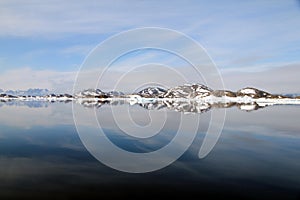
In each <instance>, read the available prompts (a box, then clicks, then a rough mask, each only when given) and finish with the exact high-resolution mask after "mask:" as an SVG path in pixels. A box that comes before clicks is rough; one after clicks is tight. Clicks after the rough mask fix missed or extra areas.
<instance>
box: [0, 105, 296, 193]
mask: <svg viewBox="0 0 300 200" xmlns="http://www.w3.org/2000/svg"><path fill="white" fill-rule="evenodd" d="M78 106H81V105H78ZM124 108H125V109H124ZM82 109H90V111H91V112H94V110H93V109H91V108H82ZM114 109H115V110H116V112H118V116H119V118H120V120H124V124H126V123H127V120H128V116H130V118H131V120H132V121H133V122H134V123H136V124H137V125H139V126H141V127H142V126H147V125H148V124H149V123H151V122H153V120H158V121H160V120H161V119H160V118H164V119H163V120H164V121H165V122H164V126H163V129H162V130H161V132H160V133H159V134H157V135H155V136H153V137H151V138H146V139H137V138H134V137H131V136H129V135H128V134H125V133H124V132H123V131H122V130H121V129H120V128H119V127H117V126H116V125H115V124H114V123H112V121H113V118H112V112H111V107H110V106H108V105H105V106H102V107H101V108H98V109H96V116H97V117H98V120H99V124H100V125H101V127H102V128H103V130H105V134H106V135H107V137H108V138H109V139H110V140H111V141H112V142H113V143H114V144H116V145H117V146H119V147H121V148H123V149H125V150H127V151H132V152H150V151H153V150H157V149H159V148H161V147H163V146H164V145H166V144H167V143H168V142H169V141H170V139H172V138H173V137H174V136H175V134H176V130H177V128H178V120H180V113H178V112H175V111H164V112H162V111H148V110H146V109H144V108H142V107H139V106H128V105H122V106H119V107H118V106H114ZM118 110H119V111H118ZM149 113H150V115H151V116H152V118H153V119H152V121H151V118H150V115H149ZM226 113H227V116H226V121H225V126H224V129H223V131H222V134H221V137H220V138H219V140H218V142H217V144H216V146H215V147H214V149H213V150H212V151H211V152H210V153H209V155H208V156H207V157H205V158H204V159H199V158H198V152H199V149H200V146H201V144H202V142H203V138H204V136H205V133H206V130H207V127H208V122H209V119H210V112H206V113H203V114H201V115H200V114H188V115H189V117H199V119H200V124H199V128H198V133H197V136H196V138H195V140H194V142H193V144H192V145H191V146H190V148H189V149H188V150H187V151H186V152H185V153H184V155H183V156H181V157H180V158H179V159H178V160H177V161H176V162H174V163H172V164H171V165H169V166H167V167H165V168H163V169H161V170H158V171H155V172H150V173H144V174H130V173H124V172H120V171H117V170H114V169H111V168H109V167H107V166H105V165H104V164H102V163H101V162H99V161H98V160H97V159H95V158H94V157H93V156H92V155H91V154H90V153H89V152H88V151H87V149H86V148H85V146H84V145H83V144H82V142H81V140H80V137H79V135H78V133H77V131H76V128H75V125H74V121H73V116H72V104H70V103H68V104H65V103H53V104H47V103H45V104H38V103H32V104H29V105H14V104H12V105H9V104H7V103H0V198H1V199H26V198H28V199H75V198H87V199H93V198H95V199H99V198H100V197H111V198H112V197H122V198H123V197H130V198H131V197H140V198H146V197H154V198H157V197H164V196H166V197H172V196H174V197H176V196H178V195H184V196H185V197H194V198H197V199H201V198H202V199H208V198H210V197H211V198H215V197H219V198H227V197H231V198H248V199H276V198H278V199H300V121H299V119H300V107H299V106H274V107H267V108H264V109H260V110H257V111H253V112H245V111H241V110H238V109H237V108H234V107H233V108H229V109H227V110H226ZM88 121H89V119H87V124H86V126H88ZM141 134H143V133H141ZM186 134H189V130H188V129H187V130H186Z"/></svg>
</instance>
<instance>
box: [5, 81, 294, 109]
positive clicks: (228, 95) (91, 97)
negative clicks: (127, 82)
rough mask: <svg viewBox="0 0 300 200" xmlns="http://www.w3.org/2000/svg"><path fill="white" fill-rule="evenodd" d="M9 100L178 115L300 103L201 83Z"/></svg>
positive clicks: (7, 96)
mask: <svg viewBox="0 0 300 200" xmlns="http://www.w3.org/2000/svg"><path fill="white" fill-rule="evenodd" d="M44 93H48V94H44ZM13 94H15V95H13ZM16 94H19V95H16ZM25 94H28V95H25ZM36 94H44V95H36ZM11 101H27V102H29V101H44V102H71V101H72V102H76V103H80V104H82V105H84V106H87V107H100V106H102V105H103V104H110V105H119V104H130V105H135V104H136V105H140V106H142V107H144V108H146V109H150V110H159V109H163V108H168V109H171V110H176V111H180V112H196V113H201V112H205V111H207V110H209V109H211V108H228V107H231V106H237V107H238V108H240V109H241V110H245V111H252V110H256V109H259V108H263V107H266V106H269V105H277V104H300V96H295V95H294V96H291V95H289V96H284V95H274V94H270V93H268V92H265V91H262V90H259V89H256V88H253V87H246V88H243V89H240V90H238V91H237V92H233V91H229V90H212V89H210V88H209V87H207V86H205V85H202V84H185V85H182V86H177V87H173V88H170V89H163V88H160V87H148V88H144V89H143V90H141V91H139V92H137V93H133V94H124V93H122V92H117V91H110V92H104V91H102V90H100V89H87V90H84V91H81V92H79V93H76V94H75V95H70V94H50V93H49V91H48V90H44V89H30V90H27V91H22V92H21V90H18V91H17V92H12V91H10V92H7V93H6V92H4V93H0V102H11Z"/></svg>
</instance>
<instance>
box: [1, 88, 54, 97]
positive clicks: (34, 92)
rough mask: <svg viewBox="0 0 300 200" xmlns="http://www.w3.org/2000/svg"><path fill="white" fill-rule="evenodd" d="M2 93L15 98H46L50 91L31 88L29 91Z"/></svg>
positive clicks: (7, 91)
mask: <svg viewBox="0 0 300 200" xmlns="http://www.w3.org/2000/svg"><path fill="white" fill-rule="evenodd" d="M0 93H5V94H9V95H14V96H44V95H47V94H49V93H50V91H49V90H48V89H40V88H34V89H31V88H30V89H28V90H6V91H3V90H2V91H1V90H0Z"/></svg>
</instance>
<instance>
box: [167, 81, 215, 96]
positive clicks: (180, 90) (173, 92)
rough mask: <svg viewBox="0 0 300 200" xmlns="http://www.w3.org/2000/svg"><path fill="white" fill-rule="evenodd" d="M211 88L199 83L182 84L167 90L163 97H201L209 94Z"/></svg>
mask: <svg viewBox="0 0 300 200" xmlns="http://www.w3.org/2000/svg"><path fill="white" fill-rule="evenodd" d="M212 91H213V90H212V89H210V88H208V87H207V86H205V85H201V84H184V85H182V86H177V87H174V88H171V89H169V90H167V92H166V93H165V94H164V95H163V96H164V98H202V97H206V96H209V95H211V93H212Z"/></svg>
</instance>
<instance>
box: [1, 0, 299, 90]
mask: <svg viewBox="0 0 300 200" xmlns="http://www.w3.org/2000/svg"><path fill="white" fill-rule="evenodd" d="M143 27H161V28H167V29H172V30H175V31H179V32H181V33H183V34H185V35H187V36H188V37H190V38H192V39H193V40H195V41H196V42H197V43H199V44H200V45H201V46H202V47H203V48H205V50H206V52H207V53H208V55H209V56H210V57H211V59H212V60H213V61H214V63H215V65H216V66H217V68H218V69H219V70H220V73H221V74H222V77H223V80H224V84H225V87H226V89H232V90H236V89H239V88H241V87H245V86H254V87H258V88H261V89H265V90H268V91H270V92H275V93H280V92H283V93H292V92H295V93H300V87H298V85H299V83H300V80H297V79H298V77H297V75H299V74H300V2H299V1H295V0H274V1H267V0H266V1H263V0H257V1H255V0H254V1H230V0H228V1H226V2H225V1H214V0H212V1H176V0H175V1H172V2H170V1H156V0H154V1H145V0H140V1H135V0H129V1H87V2H83V1H76V0H75V1H56V0H53V1H49V0H44V1H38V0H28V1H26V2H25V1H21V0H19V1H18V0H1V1H0V30H1V31H0V88H1V89H4V90H7V89H15V90H16V89H28V88H48V89H50V90H53V91H56V92H70V91H72V88H73V83H74V80H75V77H76V73H77V71H78V70H79V69H80V66H81V65H82V63H83V62H84V60H85V59H86V57H87V56H88V55H89V52H90V51H91V50H93V49H94V48H95V47H96V46H97V45H98V44H99V43H101V42H103V41H105V40H106V39H108V38H109V37H112V36H114V35H115V34H118V33H120V32H122V31H127V30H130V29H135V28H143ZM162 55H163V54H162ZM141 58H142V59H141ZM169 58H170V57H169V56H158V55H157V52H156V53H152V52H143V53H134V54H131V55H130V56H128V57H127V58H126V59H123V60H121V61H122V62H121V61H120V62H119V64H120V63H121V64H122V65H142V64H147V63H153V62H155V63H158V62H162V63H164V61H162V60H164V59H165V60H168V59H169ZM125 61H126V62H125ZM167 63H168V62H167ZM176 63H177V62H176ZM164 64H165V63H164ZM169 64H170V65H173V64H175V63H174V60H173V62H170V63H169ZM177 65H178V63H177ZM180 66H181V67H183V65H180ZM145 76H146V75H145Z"/></svg>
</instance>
